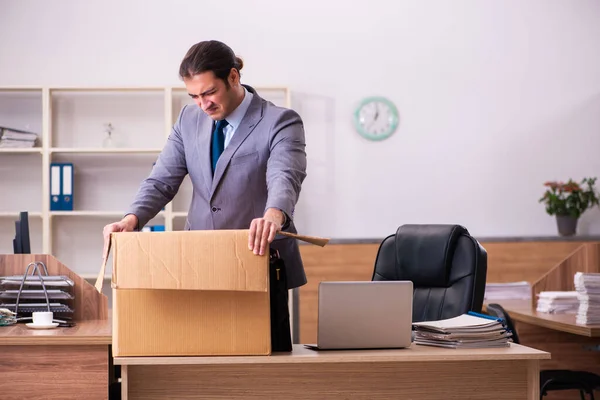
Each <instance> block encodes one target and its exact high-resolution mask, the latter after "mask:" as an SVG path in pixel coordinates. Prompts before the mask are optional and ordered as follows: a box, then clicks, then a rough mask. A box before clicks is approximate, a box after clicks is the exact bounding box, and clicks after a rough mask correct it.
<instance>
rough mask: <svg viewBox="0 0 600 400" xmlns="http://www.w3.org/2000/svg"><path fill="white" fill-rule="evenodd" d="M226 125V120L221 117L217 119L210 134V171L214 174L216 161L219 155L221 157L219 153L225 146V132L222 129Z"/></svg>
mask: <svg viewBox="0 0 600 400" xmlns="http://www.w3.org/2000/svg"><path fill="white" fill-rule="evenodd" d="M227 125H228V123H227V121H226V120H224V119H222V120H219V121H217V123H216V124H215V129H214V130H213V135H212V152H211V155H212V172H213V175H214V174H215V169H217V161H218V160H219V157H221V153H223V149H224V148H225V134H224V133H223V129H225V127H226V126H227Z"/></svg>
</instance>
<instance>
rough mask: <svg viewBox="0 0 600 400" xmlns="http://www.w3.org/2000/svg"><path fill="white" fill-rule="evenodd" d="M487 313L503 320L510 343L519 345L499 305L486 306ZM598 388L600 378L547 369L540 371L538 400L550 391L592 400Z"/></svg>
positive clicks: (515, 334)
mask: <svg viewBox="0 0 600 400" xmlns="http://www.w3.org/2000/svg"><path fill="white" fill-rule="evenodd" d="M487 313H488V314H489V315H494V316H496V317H499V318H502V319H504V321H505V323H506V328H507V329H508V330H509V331H511V332H512V341H513V342H514V343H517V344H519V343H520V342H519V335H518V334H517V330H516V329H515V325H514V324H513V321H512V319H511V318H510V315H509V314H508V312H506V310H504V308H503V307H502V306H501V305H500V304H496V303H492V304H489V305H488V306H487ZM598 388H600V376H598V375H596V374H594V373H592V372H586V371H574V370H564V369H547V370H542V371H540V399H542V398H543V397H544V396H545V395H547V394H548V392H550V391H555V390H579V396H580V397H581V400H585V395H586V394H588V395H589V396H590V399H591V400H594V389H598Z"/></svg>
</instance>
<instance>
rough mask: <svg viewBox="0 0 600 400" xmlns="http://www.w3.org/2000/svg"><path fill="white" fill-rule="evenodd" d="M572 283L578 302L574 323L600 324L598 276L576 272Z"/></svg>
mask: <svg viewBox="0 0 600 400" xmlns="http://www.w3.org/2000/svg"><path fill="white" fill-rule="evenodd" d="M574 283H575V290H576V291H577V297H578V300H579V308H578V310H577V318H576V323H578V324H582V325H597V324H600V274H599V273H582V272H578V273H576V274H575V278H574Z"/></svg>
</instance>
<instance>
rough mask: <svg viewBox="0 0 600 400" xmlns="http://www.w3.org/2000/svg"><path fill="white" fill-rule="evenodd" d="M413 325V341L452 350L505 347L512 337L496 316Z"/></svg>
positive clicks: (466, 315)
mask: <svg viewBox="0 0 600 400" xmlns="http://www.w3.org/2000/svg"><path fill="white" fill-rule="evenodd" d="M413 327H414V330H415V343H416V344H420V345H425V346H437V347H449V348H454V349H456V348H486V347H507V346H509V341H510V336H511V334H510V332H508V331H507V330H506V327H505V326H504V324H503V323H502V320H500V319H499V318H495V317H491V316H481V317H480V316H474V315H470V314H463V315H460V316H458V317H455V318H449V319H444V320H439V321H427V322H415V323H413Z"/></svg>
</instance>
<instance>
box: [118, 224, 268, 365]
mask: <svg viewBox="0 0 600 400" xmlns="http://www.w3.org/2000/svg"><path fill="white" fill-rule="evenodd" d="M111 247H112V251H113V276H112V287H113V347H112V349H113V356H204V355H269V354H271V337H270V302H269V273H268V268H269V260H268V257H267V256H266V255H264V256H258V255H255V254H254V253H252V252H251V251H250V250H249V249H248V231H247V230H218V231H179V232H121V233H113V234H112V238H111Z"/></svg>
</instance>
